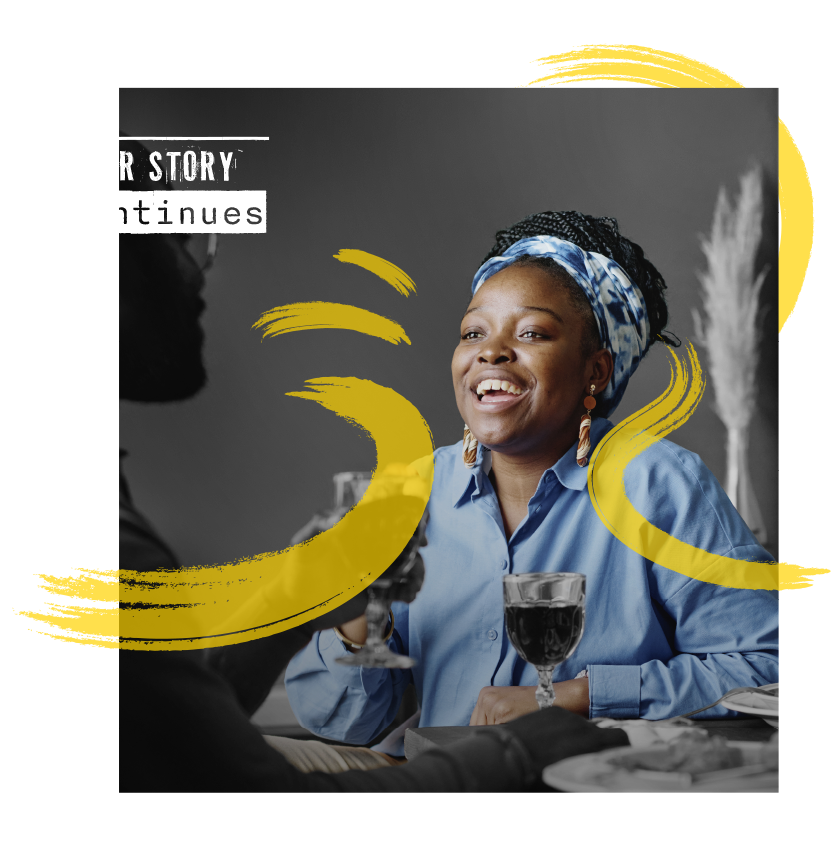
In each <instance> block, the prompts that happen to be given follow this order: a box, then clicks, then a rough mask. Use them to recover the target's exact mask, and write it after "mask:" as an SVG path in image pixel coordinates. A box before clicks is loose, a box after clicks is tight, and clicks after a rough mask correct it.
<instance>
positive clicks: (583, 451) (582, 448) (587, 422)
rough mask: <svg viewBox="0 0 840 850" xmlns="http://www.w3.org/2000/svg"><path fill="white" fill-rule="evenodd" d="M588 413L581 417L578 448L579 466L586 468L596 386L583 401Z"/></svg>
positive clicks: (593, 386) (591, 386)
mask: <svg viewBox="0 0 840 850" xmlns="http://www.w3.org/2000/svg"><path fill="white" fill-rule="evenodd" d="M583 406H584V407H585V408H586V413H584V414H583V416H581V417H580V436H579V439H578V447H577V464H578V466H586V464H587V463H589V448H590V444H589V428H590V426H591V425H592V411H593V410H594V409H595V384H591V385H590V387H589V395H588V396H587V397H586V398H585V399H584V400H583Z"/></svg>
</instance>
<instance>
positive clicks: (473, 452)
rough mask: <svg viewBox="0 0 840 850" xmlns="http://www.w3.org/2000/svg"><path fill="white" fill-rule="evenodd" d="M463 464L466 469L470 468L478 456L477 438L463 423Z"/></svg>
mask: <svg viewBox="0 0 840 850" xmlns="http://www.w3.org/2000/svg"><path fill="white" fill-rule="evenodd" d="M463 456H464V466H466V467H467V469H472V468H473V467H474V466H475V459H476V457H477V456H478V440H476V438H475V437H473V435H472V431H470V428H469V425H466V424H465V425H464V451H463Z"/></svg>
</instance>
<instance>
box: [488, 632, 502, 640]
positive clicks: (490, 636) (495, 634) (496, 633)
mask: <svg viewBox="0 0 840 850" xmlns="http://www.w3.org/2000/svg"><path fill="white" fill-rule="evenodd" d="M498 636H499V633H498V632H497V631H496V630H495V629H490V631H489V632H487V637H489V638H490V640H496V638H497V637H498Z"/></svg>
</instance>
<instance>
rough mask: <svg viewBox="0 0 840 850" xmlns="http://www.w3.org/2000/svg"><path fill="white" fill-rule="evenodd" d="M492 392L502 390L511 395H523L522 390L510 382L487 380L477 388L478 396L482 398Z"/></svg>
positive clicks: (494, 379)
mask: <svg viewBox="0 0 840 850" xmlns="http://www.w3.org/2000/svg"><path fill="white" fill-rule="evenodd" d="M491 390H501V391H502V392H503V393H510V394H511V395H522V390H521V389H520V388H519V387H517V386H516V384H512V383H511V382H510V381H499V380H497V379H496V378H486V379H485V380H483V381H482V382H481V383H480V384H479V385H478V386H477V387H476V388H475V391H476V394H477V395H478V397H479V398H481V397H482V396H483V395H485V394H486V393H488V392H490V391H491Z"/></svg>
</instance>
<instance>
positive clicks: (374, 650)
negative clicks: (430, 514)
mask: <svg viewBox="0 0 840 850" xmlns="http://www.w3.org/2000/svg"><path fill="white" fill-rule="evenodd" d="M333 481H334V483H335V511H336V513H338V514H340V515H343V514H345V513H346V512H347V511H348V510H349V509H350V508H351V507H353V506H354V505H355V504H357V503H358V502H359V501H360V500H361V498H362V496H363V495H364V493H365V490H366V489H367V486H368V485H369V484H370V475H369V474H368V473H358V472H340V473H338V474H337V475H334V476H333ZM397 483H398V484H401V483H402V480H401V479H399V480H397ZM425 525H426V519H425V517H424V518H423V520H422V521H421V523H420V526H419V527H418V529H417V531H415V533H414V535H413V537H412V538H411V540H410V541H409V543H408V545H407V546H406V548H405V549H404V550H403V552H402V553H401V554H400V557H399V558H398V559H397V562H396V563H395V564H393V565H392V566H391V567H389V569H388V572H387V574H386V575H383V576H380V577H379V578H378V579H376V581H374V582H372V583H371V584H370V585H369V586H368V588H367V594H368V604H367V608H366V609H365V618H366V619H367V640H366V641H365V644H364V646H363V647H362V648H361V649H360V650H358V651H357V652H356V653H354V654H353V653H351V654H350V655H345V656H342V657H340V658H337V659H336V663H337V664H344V665H345V666H348V667H378V668H399V669H406V668H408V667H413V666H414V664H416V661H415V659H413V658H409V657H408V656H407V655H397V653H395V652H392V651H391V649H390V648H389V646H388V644H387V643H386V641H385V638H384V635H385V633H386V627H387V626H388V620H389V616H390V611H391V604H392V603H393V601H394V600H395V599H397V598H398V597H399V596H400V589H401V586H402V585H403V583H409V582H410V578H409V574H410V573H411V571H412V568H413V567H414V560H415V558H416V557H417V551H418V549H419V548H420V544H421V542H422V541H423V539H424V533H425Z"/></svg>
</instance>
